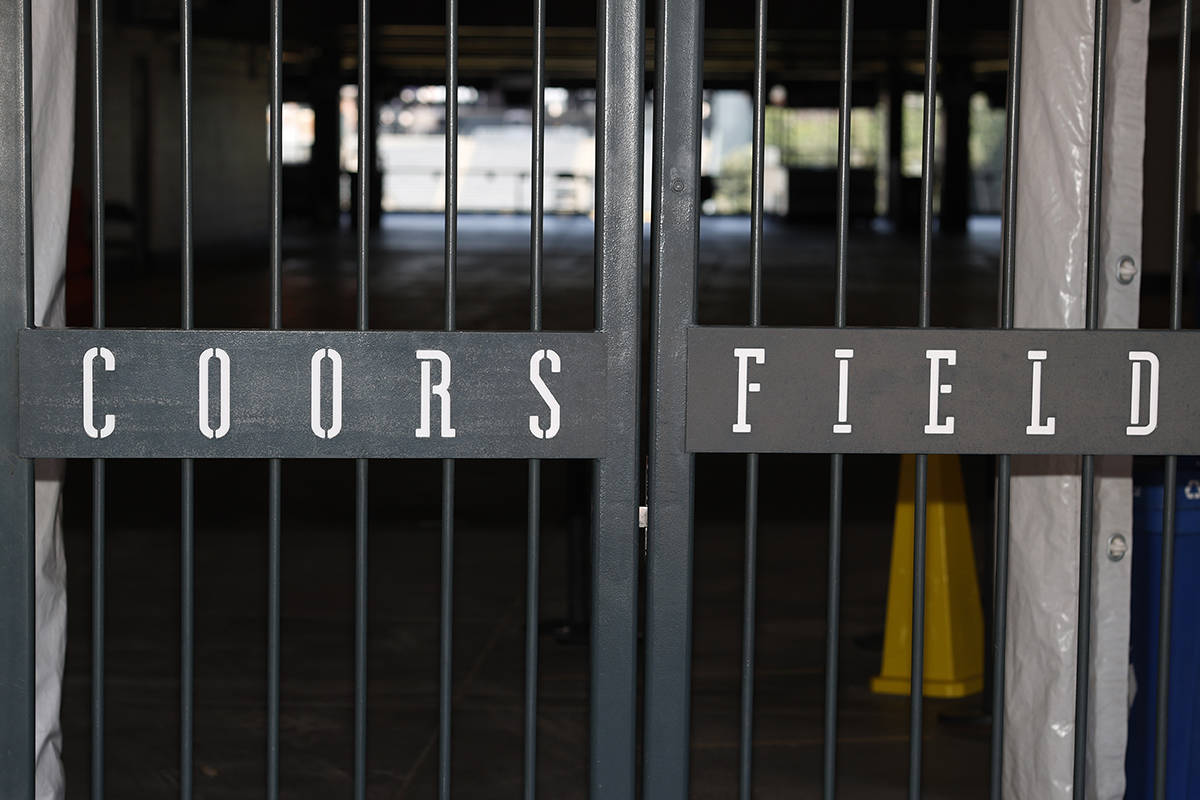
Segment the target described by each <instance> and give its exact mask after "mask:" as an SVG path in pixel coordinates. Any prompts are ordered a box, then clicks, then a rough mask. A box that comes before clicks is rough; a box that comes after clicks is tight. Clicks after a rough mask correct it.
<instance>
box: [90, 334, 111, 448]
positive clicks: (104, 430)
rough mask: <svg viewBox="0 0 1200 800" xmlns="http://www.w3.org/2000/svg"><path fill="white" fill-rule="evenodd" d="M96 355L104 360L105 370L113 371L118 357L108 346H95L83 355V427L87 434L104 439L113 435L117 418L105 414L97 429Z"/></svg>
mask: <svg viewBox="0 0 1200 800" xmlns="http://www.w3.org/2000/svg"><path fill="white" fill-rule="evenodd" d="M96 356H99V357H100V358H101V360H103V361H104V371H105V372H112V371H113V370H114V369H115V368H116V366H117V363H116V359H115V358H113V354H112V350H109V349H108V348H107V347H93V348H92V349H90V350H88V351H87V352H86V353H85V354H84V356H83V429H84V431H86V432H87V435H88V436H90V437H92V438H93V439H103V438H104V437H106V436H111V435H112V432H113V430H114V429H115V428H116V427H117V418H116V417H114V416H113V415H112V414H105V415H104V424H103V425H101V427H100V429H99V430H96V425H95V424H94V422H93V420H95V414H94V412H93V408H92V407H93V402H92V398H93V385H92V382H93V379H92V372H93V369H94V367H95V361H96Z"/></svg>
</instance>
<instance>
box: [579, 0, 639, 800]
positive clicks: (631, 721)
mask: <svg viewBox="0 0 1200 800" xmlns="http://www.w3.org/2000/svg"><path fill="white" fill-rule="evenodd" d="M644 18H645V14H644V5H643V0H598V13H597V23H596V26H597V31H596V36H597V62H598V63H597V66H596V83H597V86H596V251H595V253H596V255H595V258H596V265H595V266H596V284H595V285H596V295H595V301H596V327H597V328H598V329H600V330H602V331H603V332H604V333H605V336H606V338H607V343H608V356H607V358H608V364H607V367H608V369H607V376H608V380H607V382H606V386H605V400H606V404H605V419H606V420H607V422H606V424H605V444H604V457H603V458H601V459H599V460H598V461H597V462H596V463H595V471H594V475H595V480H594V482H593V484H592V490H593V502H592V513H593V522H592V529H593V532H594V535H593V538H592V621H591V659H592V664H591V775H590V783H591V795H590V796H591V798H592V800H610V799H611V800H624V799H625V798H630V797H634V796H635V795H636V792H637V785H636V774H637V769H636V763H635V758H636V757H635V745H636V738H637V736H636V733H637V699H636V698H637V616H638V599H637V588H638V587H637V575H638V535H637V534H638V515H637V506H638V502H637V499H638V448H637V436H638V397H639V394H640V386H639V383H640V369H639V366H638V361H639V359H638V353H639V351H640V348H641V322H640V320H641V264H642V149H643V141H642V136H643V127H642V126H643V117H644V114H645V112H644V107H643V103H644V88H645V84H644V81H645V58H644V55H643V50H644V47H645V45H644V39H645V27H644V25H645V19H644Z"/></svg>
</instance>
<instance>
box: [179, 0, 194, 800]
mask: <svg viewBox="0 0 1200 800" xmlns="http://www.w3.org/2000/svg"><path fill="white" fill-rule="evenodd" d="M179 15H180V44H179V61H180V76H181V81H182V87H181V94H182V100H183V103H182V109H181V110H182V119H181V120H180V150H181V151H182V154H183V157H182V173H183V174H182V189H183V230H182V237H181V239H182V241H181V244H180V246H181V248H182V265H181V266H182V273H183V274H182V288H183V291H182V292H181V294H182V309H181V316H182V323H183V324H182V327H183V328H185V329H190V328H192V327H193V326H194V325H195V276H194V270H193V263H192V2H191V0H180V8H179ZM180 483H181V490H180V494H181V496H182V498H181V499H182V502H181V506H182V520H181V525H180V527H181V529H182V530H181V541H180V593H181V595H182V598H181V607H182V610H181V617H182V618H181V620H180V639H181V645H180V651H181V652H180V662H181V664H180V686H179V694H180V699H179V728H180V732H179V796H180V797H181V798H182V799H183V800H191V797H192V752H193V743H192V732H193V728H194V719H193V717H194V702H195V697H194V684H195V681H194V669H195V657H194V653H193V650H194V645H195V639H194V636H195V630H194V628H195V597H196V593H195V586H194V576H195V556H196V552H195V520H196V513H195V464H194V462H193V461H192V459H190V458H185V459H183V461H182V463H181V465H180Z"/></svg>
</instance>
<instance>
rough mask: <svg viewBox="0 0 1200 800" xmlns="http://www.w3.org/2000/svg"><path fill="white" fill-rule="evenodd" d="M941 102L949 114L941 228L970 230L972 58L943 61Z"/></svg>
mask: <svg viewBox="0 0 1200 800" xmlns="http://www.w3.org/2000/svg"><path fill="white" fill-rule="evenodd" d="M942 75H943V78H942V104H943V106H942V107H943V108H944V109H945V115H946V142H945V153H946V159H945V162H944V165H943V169H942V210H941V231H942V233H944V234H945V233H948V234H959V233H966V232H967V216H968V215H969V214H970V210H971V209H970V205H971V150H970V139H971V87H972V82H971V62H970V61H968V60H967V59H965V58H953V59H947V60H946V61H944V62H942Z"/></svg>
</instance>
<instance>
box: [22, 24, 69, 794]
mask: <svg viewBox="0 0 1200 800" xmlns="http://www.w3.org/2000/svg"><path fill="white" fill-rule="evenodd" d="M32 5H33V19H32V20H31V21H30V22H31V27H32V28H33V43H32V45H33V46H32V48H31V51H30V55H31V57H32V59H33V76H32V78H33V98H32V102H31V103H30V105H29V111H30V113H31V115H32V118H31V119H30V124H31V126H32V129H33V130H32V138H31V140H30V146H31V151H32V157H33V161H32V164H31V166H32V170H33V187H32V188H33V226H34V227H33V267H34V283H33V286H34V324H36V325H38V326H46V327H62V325H63V308H64V306H63V303H64V299H65V298H64V290H65V283H64V280H65V274H66V255H67V221H68V218H69V216H70V206H71V165H72V160H73V150H72V148H73V144H74V134H75V45H76V41H75V19H76V3H75V2H73V0H33V4H32ZM62 467H63V465H62V462H61V461H39V462H38V463H37V467H36V469H37V485H36V488H35V503H36V507H35V508H36V513H35V529H36V530H35V536H36V537H37V539H36V542H35V552H34V558H35V562H36V563H35V565H34V569H35V576H34V592H35V597H36V611H35V613H36V636H37V645H36V648H35V650H36V670H37V674H36V681H37V690H36V703H37V709H36V722H35V730H34V736H35V738H34V747H35V753H36V758H37V772H36V779H35V780H36V784H35V786H36V796H37V798H38V800H61V799H62V797H63V796H64V791H65V787H64V782H63V769H62V730H61V727H60V725H59V718H58V712H59V706H60V704H61V699H62V676H63V657H64V653H65V649H66V627H67V564H66V559H65V557H64V555H63V541H62Z"/></svg>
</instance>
